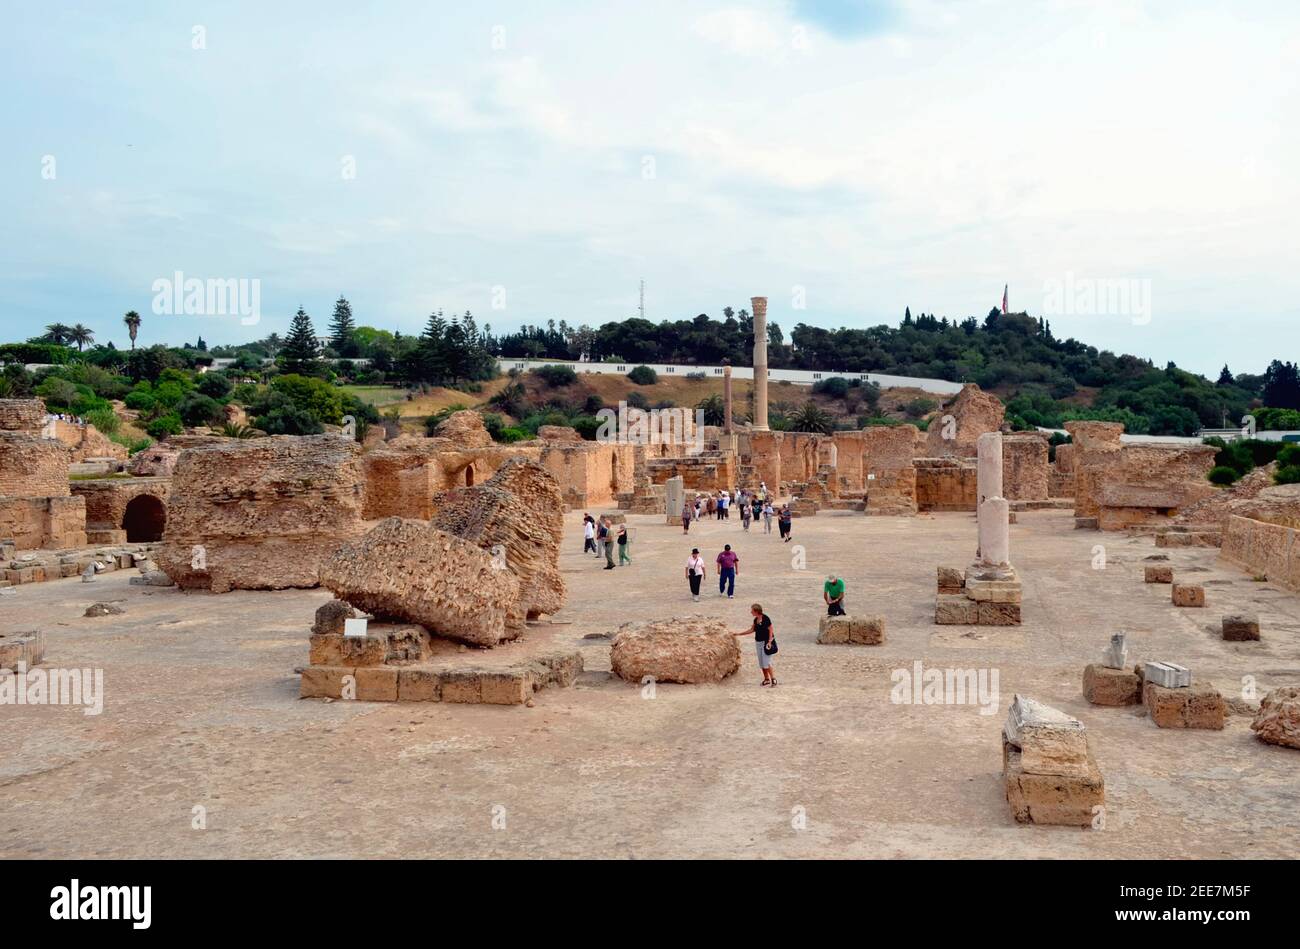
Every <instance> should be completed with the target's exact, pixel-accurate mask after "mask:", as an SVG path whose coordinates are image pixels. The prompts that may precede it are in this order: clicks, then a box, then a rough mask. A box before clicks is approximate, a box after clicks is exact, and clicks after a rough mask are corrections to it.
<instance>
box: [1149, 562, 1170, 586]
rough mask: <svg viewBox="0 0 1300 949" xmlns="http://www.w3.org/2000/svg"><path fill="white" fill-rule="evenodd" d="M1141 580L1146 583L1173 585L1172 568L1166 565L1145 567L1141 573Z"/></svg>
mask: <svg viewBox="0 0 1300 949" xmlns="http://www.w3.org/2000/svg"><path fill="white" fill-rule="evenodd" d="M1142 579H1143V581H1144V582H1146V583H1173V582H1174V568H1173V567H1170V566H1168V565H1167V564H1156V565H1155V566H1152V567H1146V568H1144V569H1143V571H1142Z"/></svg>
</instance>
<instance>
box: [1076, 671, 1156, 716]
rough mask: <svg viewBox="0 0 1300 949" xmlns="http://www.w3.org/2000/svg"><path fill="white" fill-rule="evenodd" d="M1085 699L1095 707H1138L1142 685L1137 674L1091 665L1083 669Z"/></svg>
mask: <svg viewBox="0 0 1300 949" xmlns="http://www.w3.org/2000/svg"><path fill="white" fill-rule="evenodd" d="M1083 697H1084V698H1085V699H1087V700H1088V702H1090V703H1091V704H1093V705H1106V706H1116V705H1137V704H1138V703H1139V702H1140V701H1141V700H1142V683H1141V680H1140V679H1139V678H1138V675H1137V673H1136V672H1133V671H1131V670H1129V669H1111V668H1108V667H1106V666H1103V665H1098V664H1096V663H1090V664H1089V665H1087V666H1085V667H1084V669H1083Z"/></svg>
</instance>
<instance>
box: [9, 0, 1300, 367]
mask: <svg viewBox="0 0 1300 949" xmlns="http://www.w3.org/2000/svg"><path fill="white" fill-rule="evenodd" d="M5 20H6V26H7V30H6V31H5V32H6V35H5V37H4V39H3V40H0V47H3V51H4V55H3V56H0V79H2V80H3V86H4V89H5V90H6V93H5V95H4V96H3V97H0V129H3V134H4V147H3V149H0V208H2V209H3V213H2V215H0V220H2V221H3V223H2V224H0V340H18V339H26V338H27V337H29V336H34V335H39V334H40V333H41V332H43V328H44V326H45V325H46V324H48V323H52V322H56V321H58V322H64V323H69V324H71V323H77V322H80V323H84V324H86V325H87V326H89V327H90V328H91V329H92V330H94V331H95V333H96V336H97V339H98V340H99V341H100V342H106V341H108V340H110V339H111V340H113V341H114V343H115V344H116V345H118V346H119V347H121V346H126V345H128V340H127V335H126V330H125V327H124V326H123V324H122V314H123V313H125V312H126V311H127V310H137V311H138V312H139V313H140V314H141V315H142V317H143V324H142V326H141V330H140V340H139V341H140V344H142V345H148V344H152V343H156V342H162V343H167V344H172V345H175V344H180V343H182V342H187V341H193V340H194V339H195V338H196V337H197V336H199V335H202V336H203V338H204V339H205V340H207V341H208V342H209V344H218V343H235V342H242V341H245V340H249V339H253V338H257V337H261V336H264V335H266V334H268V333H270V332H279V333H281V334H283V333H284V332H285V330H286V328H287V327H288V323H289V320H290V318H291V316H292V315H293V313H294V311H295V310H296V309H297V308H298V307H299V306H300V305H301V306H303V307H305V308H306V310H307V312H308V313H309V314H311V315H312V317H313V319H314V320H315V322H316V326H317V329H318V331H321V332H323V331H324V329H325V325H326V323H327V321H328V318H329V314H330V311H331V309H332V306H333V302H334V300H335V299H336V298H337V297H338V296H339V294H344V295H346V296H347V297H348V299H349V300H350V301H351V303H352V307H353V311H354V314H355V316H356V319H357V321H358V322H359V323H361V324H364V325H372V326H378V327H383V328H388V329H394V330H400V331H402V332H404V333H414V332H418V331H419V330H420V328H421V327H422V325H423V324H424V322H425V319H426V318H427V316H428V314H429V313H430V312H431V311H432V310H435V309H442V310H444V311H447V312H449V313H451V312H463V311H465V310H467V309H468V310H472V311H473V313H474V315H475V318H476V320H477V321H478V323H479V325H480V326H481V325H483V324H485V323H486V324H489V325H490V326H491V327H492V329H493V330H494V331H495V332H498V333H499V332H504V331H508V330H510V329H514V328H517V327H518V326H519V325H521V324H524V323H530V324H532V323H544V322H545V321H546V320H548V319H555V320H559V319H564V320H567V321H568V322H569V323H570V324H573V325H578V324H582V323H587V324H591V325H593V326H595V325H599V324H601V323H604V322H608V321H611V320H619V319H625V318H627V317H630V316H634V315H636V313H637V306H638V288H639V283H640V281H642V280H644V281H645V310H646V316H647V317H648V318H650V319H652V320H661V319H684V318H690V317H693V316H694V315H695V314H697V313H702V312H703V313H708V314H710V315H712V316H719V315H720V313H721V310H722V308H723V307H725V306H732V307H734V308H737V309H739V308H741V307H746V308H747V307H748V305H749V298H750V297H752V296H766V297H767V298H768V300H769V308H768V313H769V319H770V320H774V321H776V322H777V323H779V324H781V325H782V327H783V328H785V330H786V332H787V335H788V333H789V330H790V329H791V328H792V327H793V326H794V324H796V323H798V322H806V323H811V324H815V325H820V326H826V327H838V326H850V327H866V326H873V325H878V324H881V323H888V324H891V325H896V324H897V323H898V321H899V319H900V318H901V316H902V313H903V310H904V308H905V307H910V308H911V310H912V312H913V313H919V312H927V313H934V314H935V315H936V316H947V317H950V318H957V319H960V318H963V317H965V316H969V315H975V316H980V317H982V316H983V315H984V314H986V313H987V312H988V311H989V309H990V308H991V307H993V306H996V305H999V304H1000V302H1001V299H1002V293H1003V288H1004V286H1006V287H1008V288H1009V289H1008V297H1009V303H1010V307H1011V309H1012V310H1027V311H1028V312H1029V313H1031V314H1033V315H1035V316H1040V315H1041V316H1045V317H1046V318H1047V319H1049V320H1050V321H1051V323H1052V329H1053V332H1054V333H1055V335H1056V336H1058V337H1065V336H1074V337H1076V338H1078V339H1081V340H1083V341H1085V342H1087V343H1089V344H1091V345H1095V346H1097V347H1099V348H1103V349H1111V350H1113V351H1115V352H1129V353H1134V354H1137V355H1140V356H1144V357H1147V358H1150V359H1153V360H1155V361H1156V362H1157V364H1159V365H1163V364H1164V363H1165V362H1167V361H1170V360H1172V361H1174V362H1176V363H1177V364H1178V365H1180V366H1182V367H1184V368H1187V369H1191V370H1194V371H1197V372H1201V373H1204V374H1207V375H1211V376H1215V375H1217V373H1218V370H1219V367H1220V366H1222V365H1223V364H1224V363H1225V362H1226V363H1227V364H1229V365H1230V366H1231V367H1232V369H1233V370H1234V371H1238V372H1241V371H1245V372H1260V371H1262V370H1263V368H1264V367H1265V365H1267V363H1268V361H1269V360H1271V359H1273V358H1282V359H1291V360H1295V359H1300V329H1298V327H1300V225H1298V224H1297V219H1298V218H1300V176H1297V175H1296V174H1295V171H1296V169H1298V168H1300V68H1297V63H1300V4H1296V3H1294V2H1293V0H1281V2H1264V0H1260V2H1250V0H1243V2H1236V3H1226V2H1216V3H1211V2H1202V0H1174V2H1140V0H1018V2H1009V0H960V2H957V0H953V2H946V0H880V2H856V3H855V2H849V0H833V2H813V0H769V2H754V3H746V4H739V3H732V4H712V3H708V2H702V0H689V2H679V0H656V2H654V3H633V2H624V0H602V2H591V3H588V2H585V0H564V2H554V3H545V4H540V3H528V2H519V3H493V2H490V0H487V2H475V3H472V4H466V3H456V4H453V3H450V2H441V0H439V2H427V0H426V2H408V0H386V2H384V3H382V4H378V3H376V4H358V3H354V2H353V3H334V2H328V0H313V2H310V3H307V2H291V0H277V2H275V3H265V2H259V3H251V2H222V3H216V2H209V3H186V2H149V0H137V2H133V3H131V4H113V5H109V4H100V3H89V2H85V3H60V2H51V3H45V4H24V5H22V6H21V7H18V6H11V7H10V8H9V9H8V10H7V11H6V13H5ZM177 273H180V274H182V275H183V279H189V280H198V281H205V282H206V281H217V280H239V281H247V283H246V284H244V286H245V287H246V288H251V287H256V289H257V292H258V302H259V306H258V307H257V308H256V310H257V312H256V314H254V315H247V314H246V315H244V316H241V315H239V314H229V313H225V314H222V313H213V312H198V313H189V314H187V313H184V312H167V307H165V306H164V305H163V304H162V302H161V298H162V297H167V298H168V299H171V297H170V295H169V294H167V293H166V292H165V288H166V287H167V284H165V283H158V282H159V281H174V280H175V275H176V274H177ZM205 285H206V284H205ZM160 289H162V290H163V292H160ZM205 309H206V308H205ZM254 317H255V318H256V323H251V322H250V321H251V320H252V319H253V318H254Z"/></svg>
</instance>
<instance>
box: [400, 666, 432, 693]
mask: <svg viewBox="0 0 1300 949" xmlns="http://www.w3.org/2000/svg"><path fill="white" fill-rule="evenodd" d="M397 698H398V701H401V702H441V701H442V676H441V675H440V674H439V673H438V672H436V671H434V670H433V669H421V668H419V667H417V666H403V667H401V668H399V669H398V670H397Z"/></svg>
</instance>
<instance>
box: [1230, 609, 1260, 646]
mask: <svg viewBox="0 0 1300 949" xmlns="http://www.w3.org/2000/svg"><path fill="white" fill-rule="evenodd" d="M1223 638H1224V639H1225V640H1227V641H1228V642H1233V643H1241V642H1253V641H1256V640H1258V639H1259V617H1258V616H1257V615H1256V614H1254V613H1232V614H1229V615H1228V616H1225V617H1224V618H1223Z"/></svg>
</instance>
